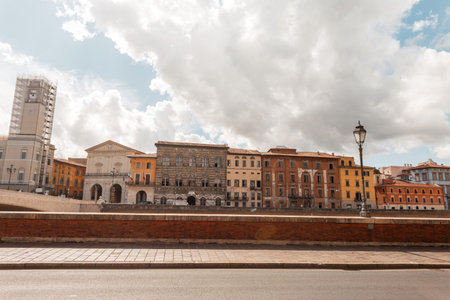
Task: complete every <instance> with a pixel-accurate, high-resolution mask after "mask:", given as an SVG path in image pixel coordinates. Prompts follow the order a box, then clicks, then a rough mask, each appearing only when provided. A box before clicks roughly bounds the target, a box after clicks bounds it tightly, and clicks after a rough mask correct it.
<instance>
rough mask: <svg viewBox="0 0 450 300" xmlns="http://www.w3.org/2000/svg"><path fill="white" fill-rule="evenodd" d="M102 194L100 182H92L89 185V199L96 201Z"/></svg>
mask: <svg viewBox="0 0 450 300" xmlns="http://www.w3.org/2000/svg"><path fill="white" fill-rule="evenodd" d="M101 195H102V186H101V185H100V184H98V183H97V184H94V185H93V186H92V187H91V200H95V201H97V200H98V198H100V196H101Z"/></svg>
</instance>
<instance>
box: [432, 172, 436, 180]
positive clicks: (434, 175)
mask: <svg viewBox="0 0 450 300" xmlns="http://www.w3.org/2000/svg"><path fill="white" fill-rule="evenodd" d="M431 177H432V178H433V180H437V174H436V172H433V173H431Z"/></svg>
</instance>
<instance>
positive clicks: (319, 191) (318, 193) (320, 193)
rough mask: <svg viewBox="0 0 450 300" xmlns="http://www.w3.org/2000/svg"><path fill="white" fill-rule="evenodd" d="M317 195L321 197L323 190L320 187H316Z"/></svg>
mask: <svg viewBox="0 0 450 300" xmlns="http://www.w3.org/2000/svg"><path fill="white" fill-rule="evenodd" d="M317 196H318V197H319V198H323V191H322V189H317Z"/></svg>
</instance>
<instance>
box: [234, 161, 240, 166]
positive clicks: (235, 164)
mask: <svg viewBox="0 0 450 300" xmlns="http://www.w3.org/2000/svg"><path fill="white" fill-rule="evenodd" d="M234 166H235V167H239V160H237V159H235V160H234Z"/></svg>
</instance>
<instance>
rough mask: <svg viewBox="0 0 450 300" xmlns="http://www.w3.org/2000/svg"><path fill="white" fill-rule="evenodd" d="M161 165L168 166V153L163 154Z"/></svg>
mask: <svg viewBox="0 0 450 300" xmlns="http://www.w3.org/2000/svg"><path fill="white" fill-rule="evenodd" d="M162 165H163V166H170V157H169V156H168V155H165V156H163V161H162Z"/></svg>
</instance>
